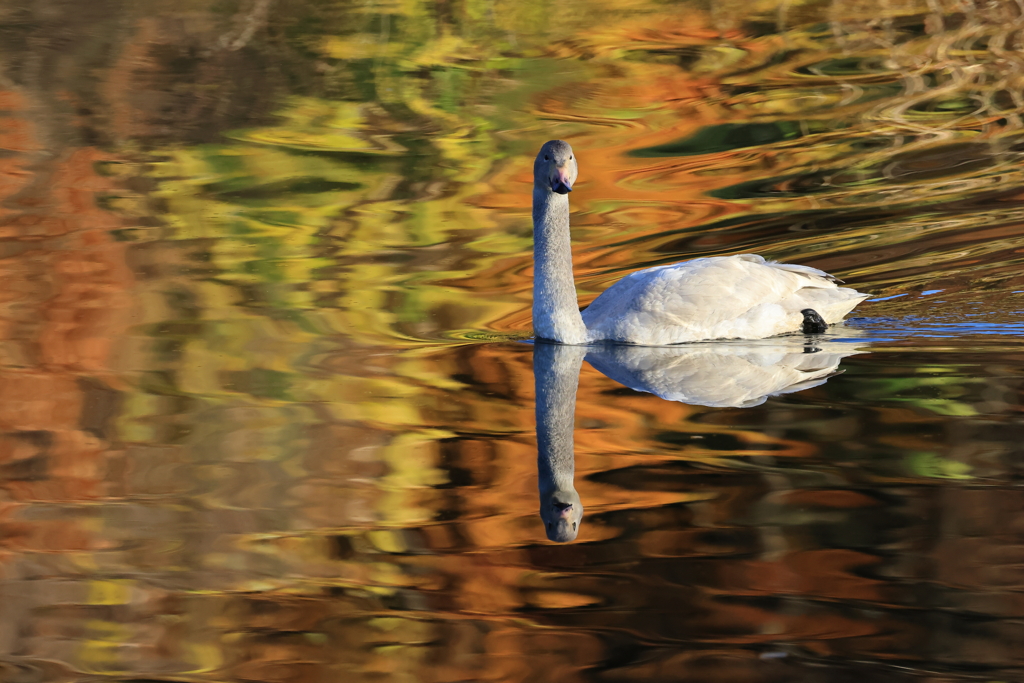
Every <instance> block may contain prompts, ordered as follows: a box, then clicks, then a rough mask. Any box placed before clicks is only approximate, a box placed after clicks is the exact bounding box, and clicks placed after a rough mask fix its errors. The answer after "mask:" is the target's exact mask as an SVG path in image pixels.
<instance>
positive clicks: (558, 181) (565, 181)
mask: <svg viewBox="0 0 1024 683" xmlns="http://www.w3.org/2000/svg"><path fill="white" fill-rule="evenodd" d="M551 191H552V192H557V193H558V194H568V193H570V192H572V181H571V180H569V170H568V169H566V168H556V169H555V177H554V178H552V179H551Z"/></svg>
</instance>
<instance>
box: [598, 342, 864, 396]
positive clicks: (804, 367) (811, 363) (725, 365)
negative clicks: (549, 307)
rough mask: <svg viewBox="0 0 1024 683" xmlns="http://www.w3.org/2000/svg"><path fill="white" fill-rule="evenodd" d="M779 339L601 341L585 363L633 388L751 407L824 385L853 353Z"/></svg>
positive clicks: (843, 347) (834, 345)
mask: <svg viewBox="0 0 1024 683" xmlns="http://www.w3.org/2000/svg"><path fill="white" fill-rule="evenodd" d="M804 339H805V338H804V337H790V338H777V339H770V340H765V341H763V342H755V341H751V342H721V343H718V344H706V343H705V344H683V345H679V346H657V347H651V346H623V345H621V344H602V345H600V346H595V347H590V348H589V349H588V350H587V362H589V363H590V364H591V365H593V366H594V367H595V368H597V370H598V371H600V372H601V373H602V374H604V375H607V376H608V377H610V378H612V379H613V380H615V381H616V382H619V383H620V384H624V385H626V386H627V387H629V388H630V389H635V390H636V391H646V392H647V393H650V394H656V395H657V396H660V397H661V398H663V399H665V400H667V401H679V402H681V403H691V404H694V405H702V406H711V407H717V408H726V407H735V408H749V407H751V406H756V405H760V404H762V403H764V402H765V399H767V398H768V397H769V396H775V395H778V394H789V393H792V392H794V391H803V390H804V389H810V388H811V387H816V386H818V385H819V384H823V383H824V382H825V381H826V380H827V379H828V378H829V377H830V376H832V375H833V374H834V373H835V372H836V369H837V368H838V367H839V361H841V360H842V359H843V358H845V357H846V356H849V355H852V354H855V353H857V351H856V349H854V348H853V346H852V345H851V344H849V343H844V342H829V341H825V340H823V339H821V338H817V339H814V338H810V339H808V341H807V343H804Z"/></svg>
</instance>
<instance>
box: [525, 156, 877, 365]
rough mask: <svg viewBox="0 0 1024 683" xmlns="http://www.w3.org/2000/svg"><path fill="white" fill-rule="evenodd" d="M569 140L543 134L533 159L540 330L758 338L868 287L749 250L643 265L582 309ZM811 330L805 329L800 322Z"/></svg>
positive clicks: (838, 312) (585, 338) (846, 308)
mask: <svg viewBox="0 0 1024 683" xmlns="http://www.w3.org/2000/svg"><path fill="white" fill-rule="evenodd" d="M576 174H577V167H576V159H575V157H574V156H573V153H572V148H571V147H570V146H569V144H568V143H566V142H563V141H561V140H551V141H550V142H547V143H545V144H544V146H543V147H542V148H541V150H540V152H539V153H538V154H537V159H536V161H535V162H534V166H533V176H534V182H533V233H534V251H533V253H534V285H533V327H534V330H535V332H536V335H537V336H538V337H539V338H541V339H549V340H552V341H557V342H562V343H564V344H585V343H590V342H596V341H613V342H625V343H630V344H641V345H646V346H660V345H665V344H678V343H682V342H692V341H700V340H705V339H730V338H741V339H763V338H765V337H771V336H775V335H777V334H782V333H785V332H793V331H797V330H800V329H803V325H804V323H805V320H806V316H805V315H804V314H802V311H806V310H808V309H810V310H811V311H812V312H814V311H816V312H817V314H820V316H821V318H824V322H826V323H829V324H831V323H836V322H839V321H840V320H842V318H843V316H844V315H846V314H847V313H849V312H850V311H851V310H853V307H854V306H856V305H857V304H859V303H860V302H861V301H863V300H864V299H866V298H867V297H868V295H867V294H861V293H860V292H857V291H855V290H853V289H848V288H845V287H839V286H837V285H836V281H835V278H833V277H832V276H831V275H828V274H827V273H824V272H822V271H820V270H817V269H815V268H810V267H808V266H798V265H790V264H781V263H767V262H766V261H765V260H764V259H763V258H762V257H760V256H756V255H753V254H743V255H738V256H717V257H711V258H699V259H693V260H692V261H685V262H683V263H677V264H673V265H667V266H658V267H656V268H648V269H647V270H641V271H638V272H635V273H632V274H630V275H627V276H626V277H624V278H622V279H621V280H620V281H618V282H617V283H615V284H614V285H612V286H611V287H609V288H608V289H607V290H605V292H604V293H602V294H601V296H599V297H597V299H595V300H594V302H593V303H592V304H590V306H589V307H587V309H586V310H585V311H584V312H583V314H582V315H581V314H580V312H579V306H578V303H577V300H576V287H575V285H574V283H573V275H572V247H571V245H570V241H569V198H568V196H567V194H568V192H570V191H571V189H572V184H573V183H574V182H575V181H576ZM808 331H810V330H808Z"/></svg>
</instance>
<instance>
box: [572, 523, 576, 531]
mask: <svg viewBox="0 0 1024 683" xmlns="http://www.w3.org/2000/svg"><path fill="white" fill-rule="evenodd" d="M572 530H573V531H576V522H573V523H572Z"/></svg>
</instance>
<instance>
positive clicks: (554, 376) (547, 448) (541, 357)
mask: <svg viewBox="0 0 1024 683" xmlns="http://www.w3.org/2000/svg"><path fill="white" fill-rule="evenodd" d="M586 352H587V349H586V347H585V346H564V345H562V344H543V343H538V344H534V347H533V376H534V381H535V382H536V383H537V479H538V487H539V488H540V517H541V519H542V520H544V530H545V533H547V536H548V538H549V539H551V540H552V541H558V542H560V543H565V542H566V541H571V540H573V539H574V538H576V534H577V533H579V528H580V522H581V521H582V520H583V503H582V502H581V501H580V494H578V493H576V489H575V488H574V487H573V483H572V476H573V472H574V470H575V469H576V468H575V466H574V464H573V453H572V427H573V413H575V412H576V387H577V385H578V384H579V381H580V380H579V376H580V365H582V364H583V356H584V355H586Z"/></svg>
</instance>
